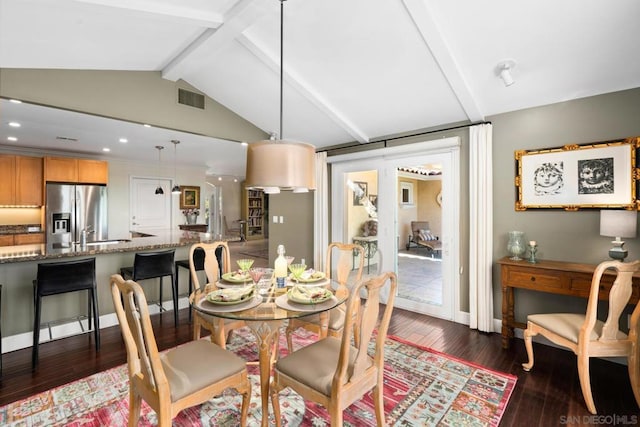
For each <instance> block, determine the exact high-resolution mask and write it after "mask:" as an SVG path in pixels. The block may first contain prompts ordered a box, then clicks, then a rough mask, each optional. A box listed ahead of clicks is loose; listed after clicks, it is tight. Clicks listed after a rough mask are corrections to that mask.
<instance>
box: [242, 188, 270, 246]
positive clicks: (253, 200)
mask: <svg viewBox="0 0 640 427" xmlns="http://www.w3.org/2000/svg"><path fill="white" fill-rule="evenodd" d="M243 192H244V195H243V197H242V203H243V208H242V213H243V215H244V218H243V219H244V220H245V221H246V224H245V226H246V237H247V240H254V239H262V238H264V231H265V230H264V213H265V212H264V193H263V192H262V191H261V190H247V189H245V190H243Z"/></svg>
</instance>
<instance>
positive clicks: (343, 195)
mask: <svg viewBox="0 0 640 427" xmlns="http://www.w3.org/2000/svg"><path fill="white" fill-rule="evenodd" d="M328 161H329V162H330V163H331V165H332V167H331V189H332V210H331V224H332V225H331V240H332V241H342V242H354V241H355V242H357V243H359V242H363V240H362V239H361V237H368V239H367V240H368V241H366V240H365V241H364V242H365V244H369V245H370V243H371V241H372V240H373V241H375V246H376V247H375V251H371V247H369V248H365V249H367V251H366V252H367V253H366V255H367V256H366V257H365V260H364V261H365V269H364V273H365V274H364V275H365V276H366V275H367V273H368V274H370V275H373V274H377V273H379V272H382V271H394V272H396V274H398V282H399V289H401V290H402V289H403V285H404V286H405V288H406V289H410V290H408V291H405V292H404V293H403V292H398V295H396V303H395V304H396V306H398V307H400V308H405V309H408V310H411V311H415V312H420V313H424V314H428V315H432V316H435V317H439V318H444V319H453V318H454V309H455V307H457V305H458V292H459V288H460V284H459V275H458V271H459V265H460V255H459V241H458V236H459V232H458V230H459V222H460V221H459V216H460V214H459V211H460V191H459V188H460V185H459V175H460V174H459V140H458V138H448V139H445V140H438V141H434V142H424V143H417V144H411V145H404V146H400V147H393V148H386V149H381V150H371V151H367V152H366V153H354V154H349V155H344V156H335V157H330V158H328ZM427 165H438V167H439V168H440V170H441V176H440V179H439V180H437V181H439V182H438V183H437V184H438V185H440V184H441V187H438V189H439V191H438V194H437V195H436V196H437V203H439V204H440V205H439V206H440V207H439V208H438V209H437V217H433V216H432V218H433V219H432V221H431V223H432V224H434V225H435V224H437V225H438V229H439V234H440V236H439V238H440V242H441V250H440V251H438V252H439V253H429V252H426V251H427V249H426V248H412V249H414V251H413V252H412V251H411V250H409V252H408V253H407V250H406V243H407V240H408V235H407V230H408V229H409V227H410V222H411V221H412V220H419V219H423V218H420V217H419V215H425V214H424V213H420V206H419V205H420V204H422V205H423V210H424V206H426V205H428V203H427V202H424V201H423V200H421V197H422V196H421V194H422V192H423V191H422V190H421V188H422V187H425V188H427V185H421V184H420V182H419V181H421V180H418V179H416V180H415V182H414V181H413V180H410V179H409V180H407V179H406V177H405V176H401V174H403V172H399V170H400V171H403V170H406V169H411V168H417V167H425V166H427ZM403 183H404V184H403ZM407 183H412V185H411V186H409V185H406V184H407ZM440 188H441V189H440ZM408 189H410V190H411V192H409V190H408ZM435 200H436V197H435V196H434V203H436V201H435ZM412 210H413V212H412ZM427 215H429V214H427ZM374 218H375V219H377V233H376V235H375V237H372V236H362V235H363V234H368V232H367V231H365V230H363V224H365V223H367V222H369V220H370V219H374ZM423 249H424V250H423ZM401 255H409V256H410V257H413V258H418V259H412V260H411V261H412V262H413V267H411V269H409V268H408V267H406V266H405V265H406V264H405V263H404V262H403V261H405V259H403V258H402V257H401ZM427 257H428V259H427ZM399 260H400V262H399ZM356 261H357V260H355V259H354V262H356ZM414 261H415V262H414ZM427 263H428V264H427ZM427 266H428V267H429V268H431V270H429V271H427V270H424V271H423V270H422V267H427ZM434 268H435V269H436V270H433V269H434ZM434 271H435V272H437V274H438V275H439V276H441V283H440V284H439V285H438V286H435V287H434V286H432V289H430V290H429V291H427V290H426V288H425V286H426V285H425V284H426V282H427V281H428V279H429V278H430V277H431V276H433V275H434ZM434 289H435V291H434ZM434 292H435V294H434ZM387 296H388V295H384V299H385V301H386V298H387ZM416 296H417V297H416Z"/></svg>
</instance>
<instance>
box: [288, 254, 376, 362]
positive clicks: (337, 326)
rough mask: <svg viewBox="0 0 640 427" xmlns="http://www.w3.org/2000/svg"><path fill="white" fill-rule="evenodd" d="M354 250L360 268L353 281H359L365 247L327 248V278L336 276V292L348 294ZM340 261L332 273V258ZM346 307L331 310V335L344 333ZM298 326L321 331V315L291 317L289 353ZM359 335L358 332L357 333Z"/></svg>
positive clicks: (335, 335) (337, 335) (312, 330)
mask: <svg viewBox="0 0 640 427" xmlns="http://www.w3.org/2000/svg"><path fill="white" fill-rule="evenodd" d="M354 251H355V252H356V253H357V254H358V260H359V264H358V268H357V270H356V275H355V277H354V280H353V283H358V282H360V280H361V279H362V270H363V268H364V249H363V248H362V246H360V245H356V244H347V243H336V242H334V243H330V244H329V246H328V248H327V259H326V262H325V275H326V277H327V278H329V279H331V277H335V278H336V279H335V281H336V282H337V283H338V288H337V289H336V290H335V292H336V294H343V295H347V294H348V292H349V288H348V287H347V280H348V279H349V273H350V272H351V263H352V262H353V254H354ZM336 252H337V256H338V261H337V263H336V274H335V276H333V275H332V272H331V270H332V265H334V264H333V262H332V258H333V256H335V255H336ZM345 312H346V309H345V308H344V307H343V306H340V307H336V308H334V309H333V310H330V311H329V325H328V326H329V329H328V331H327V333H328V335H329V336H332V337H337V338H339V337H340V335H341V334H342V329H343V327H344V321H345ZM298 328H305V329H306V330H308V331H311V332H315V333H317V334H319V333H320V329H321V325H320V315H318V314H314V315H311V316H305V317H302V318H299V319H289V324H288V325H287V331H286V333H287V348H288V349H289V353H291V352H292V351H293V340H292V334H293V333H294V332H295V330H296V329H298ZM356 335H357V334H356Z"/></svg>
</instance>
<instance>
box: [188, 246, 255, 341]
mask: <svg viewBox="0 0 640 427" xmlns="http://www.w3.org/2000/svg"><path fill="white" fill-rule="evenodd" d="M218 248H222V272H223V274H224V273H228V272H230V271H231V254H230V252H229V245H228V244H227V242H221V241H218V242H213V243H196V244H194V245H192V246H191V249H190V250H189V270H190V272H191V280H192V281H193V285H194V291H193V293H192V294H191V295H190V296H189V302H190V304H193V303H194V301H195V300H196V299H197V298H198V296H199V295H200V294H201V293H204V294H207V293H209V292H211V291H213V290H215V289H216V282H217V281H218V280H219V279H220V266H219V264H218V259H217V258H216V250H217V249H218ZM198 249H202V250H203V251H204V274H205V277H206V280H207V283H206V284H205V286H204V287H203V286H201V285H200V278H199V277H198V268H197V267H198V266H197V257H196V256H197V250H198ZM243 326H245V322H244V321H242V320H233V319H223V318H221V317H215V316H210V315H207V314H204V313H202V312H199V311H195V310H194V312H193V339H194V340H198V339H200V332H201V328H204V329H206V330H208V331H209V332H211V342H218V343H219V344H220V346H221V347H222V348H225V347H226V342H227V341H228V340H229V339H230V338H231V334H232V333H233V330H234V329H238V328H241V327H243ZM225 331H226V332H227V336H225Z"/></svg>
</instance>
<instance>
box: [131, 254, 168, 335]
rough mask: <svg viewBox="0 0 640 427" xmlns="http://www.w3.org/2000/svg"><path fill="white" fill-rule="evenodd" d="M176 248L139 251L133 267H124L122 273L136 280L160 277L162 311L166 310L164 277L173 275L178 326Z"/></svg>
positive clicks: (159, 303) (159, 304)
mask: <svg viewBox="0 0 640 427" xmlns="http://www.w3.org/2000/svg"><path fill="white" fill-rule="evenodd" d="M175 252H176V251H175V249H171V250H168V251H160V252H138V253H136V255H135V257H134V260H133V267H122V268H121V269H120V275H121V276H122V277H123V278H124V279H125V280H127V279H131V280H133V281H134V282H139V281H140V280H146V279H155V278H159V279H160V301H158V306H159V307H160V313H162V312H163V311H165V310H164V307H163V306H162V302H163V300H162V279H163V278H164V277H165V276H171V289H172V291H173V292H172V293H173V321H174V323H175V325H176V326H178V287H177V285H176V281H175V276H176V270H175V265H174V258H175Z"/></svg>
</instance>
